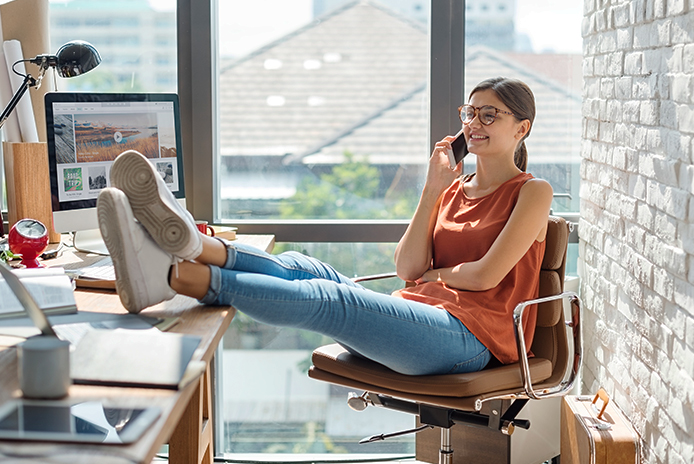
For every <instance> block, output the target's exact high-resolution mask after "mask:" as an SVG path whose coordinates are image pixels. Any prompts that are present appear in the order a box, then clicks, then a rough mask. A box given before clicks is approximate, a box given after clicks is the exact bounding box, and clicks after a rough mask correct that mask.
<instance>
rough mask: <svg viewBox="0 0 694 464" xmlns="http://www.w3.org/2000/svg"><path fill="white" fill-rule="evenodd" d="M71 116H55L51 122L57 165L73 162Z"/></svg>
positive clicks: (73, 145) (73, 139)
mask: <svg viewBox="0 0 694 464" xmlns="http://www.w3.org/2000/svg"><path fill="white" fill-rule="evenodd" d="M73 127H74V124H73V122H72V115H71V114H56V115H55V119H54V121H53V132H54V135H55V152H56V155H57V159H58V160H57V161H58V164H67V163H74V162H75V131H74V130H73Z"/></svg>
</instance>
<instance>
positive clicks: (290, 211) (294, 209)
mask: <svg viewBox="0 0 694 464" xmlns="http://www.w3.org/2000/svg"><path fill="white" fill-rule="evenodd" d="M344 156H345V158H346V161H345V162H344V163H342V164H339V165H336V166H334V167H333V168H332V169H331V170H330V172H329V173H325V174H321V175H319V176H306V177H304V178H303V179H302V180H301V182H300V183H299V186H298V187H297V191H296V193H295V194H294V195H293V196H292V197H291V198H289V199H287V200H284V201H283V202H282V203H281V204H280V214H281V216H282V217H283V218H286V219H393V218H401V219H402V218H409V217H411V215H412V213H413V212H414V208H415V206H416V200H417V199H416V198H414V194H410V195H405V196H400V197H397V196H396V197H397V198H395V199H389V198H379V197H378V195H379V190H380V186H381V173H380V171H379V170H378V168H376V167H375V166H372V165H371V164H370V163H369V162H368V161H366V160H363V159H358V158H356V157H355V156H354V154H353V153H351V152H349V151H345V152H344Z"/></svg>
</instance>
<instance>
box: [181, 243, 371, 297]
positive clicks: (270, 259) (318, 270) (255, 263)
mask: <svg viewBox="0 0 694 464" xmlns="http://www.w3.org/2000/svg"><path fill="white" fill-rule="evenodd" d="M195 261H197V262H199V263H202V264H211V265H213V266H217V267H222V268H224V269H230V270H235V271H244V272H252V273H256V274H267V275H271V276H275V277H280V278H282V279H288V280H295V279H299V280H301V279H327V280H332V281H335V282H340V283H343V284H347V285H352V286H357V287H358V286H359V285H358V284H355V283H354V282H352V280H351V279H350V278H348V277H345V276H344V275H342V274H340V273H339V272H337V271H336V270H335V269H334V268H333V267H332V266H330V265H329V264H326V263H324V262H322V261H320V260H318V259H315V258H312V257H310V256H306V255H304V254H301V253H298V252H295V251H288V252H285V253H281V254H279V255H273V254H270V253H267V252H265V251H263V250H260V249H258V248H255V247H253V246H250V245H246V244H243V243H239V242H228V241H221V240H217V239H215V238H212V237H209V236H207V235H204V236H203V237H202V252H201V253H200V255H199V256H198V257H197V258H196V259H195Z"/></svg>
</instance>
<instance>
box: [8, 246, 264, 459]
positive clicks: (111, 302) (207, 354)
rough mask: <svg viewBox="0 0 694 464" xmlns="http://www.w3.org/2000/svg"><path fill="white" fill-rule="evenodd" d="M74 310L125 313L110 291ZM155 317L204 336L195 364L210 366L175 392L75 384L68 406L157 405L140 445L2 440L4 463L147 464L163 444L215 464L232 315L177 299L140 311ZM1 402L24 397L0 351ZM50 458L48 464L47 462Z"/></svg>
mask: <svg viewBox="0 0 694 464" xmlns="http://www.w3.org/2000/svg"><path fill="white" fill-rule="evenodd" d="M239 241H242V242H244V243H250V244H253V245H255V246H259V247H262V248H264V249H268V250H270V249H272V246H273V245H274V237H273V236H270V235H265V236H239ZM75 299H76V301H77V307H78V308H79V309H83V310H90V311H103V312H107V313H126V312H127V311H126V310H125V309H124V308H123V306H122V305H121V304H120V300H119V298H118V295H117V294H116V293H114V292H108V291H101V290H79V289H78V290H77V291H75ZM141 314H143V315H146V316H152V317H177V318H179V323H178V324H176V325H175V326H173V327H172V328H171V330H170V331H171V332H178V333H186V334H194V335H199V336H201V337H202V341H201V342H200V346H199V348H198V350H197V351H196V353H195V355H194V356H193V360H202V361H204V362H205V363H206V365H207V368H206V369H205V372H204V373H203V375H202V376H201V377H200V378H199V379H197V380H195V381H193V382H191V383H189V384H188V385H187V386H185V387H184V388H183V389H181V390H178V391H171V390H160V389H149V388H114V387H94V386H84V385H72V386H70V391H69V398H68V399H69V400H71V401H77V402H79V401H87V400H95V399H100V400H106V401H109V402H111V403H112V404H114V405H123V406H130V407H135V406H158V407H159V408H160V409H161V410H162V414H161V416H160V417H159V419H158V420H157V421H156V422H155V424H154V425H153V426H152V427H150V429H149V430H148V431H147V432H146V433H145V434H144V436H143V437H142V438H141V439H140V440H138V441H137V442H135V443H133V444H131V445H82V444H79V445H78V444H59V443H36V442H33V443H29V442H26V443H22V442H12V441H0V461H1V462H13V463H14V462H17V463H25V462H51V463H53V462H55V463H69V464H82V463H84V464H94V463H96V462H98V463H100V464H111V463H113V464H120V463H133V462H136V463H147V464H149V463H150V462H151V461H152V459H153V458H154V456H155V455H156V453H157V452H158V451H159V449H160V448H161V445H162V444H164V443H167V441H168V443H169V462H171V463H174V464H176V463H181V464H191V463H200V462H204V463H212V462H213V458H214V449H213V436H214V435H213V432H212V423H213V417H212V412H213V411H212V394H213V391H212V388H211V386H212V382H211V380H212V375H213V372H212V370H211V365H212V364H211V363H212V360H213V358H214V353H215V350H216V349H217V345H218V344H219V342H220V341H221V339H222V336H223V335H224V332H225V331H226V329H227V327H229V324H230V323H231V320H232V319H233V317H234V314H235V310H234V308H232V307H215V306H204V305H200V304H199V303H198V302H197V301H196V300H194V299H192V298H188V297H184V296H181V295H179V296H176V297H175V298H174V299H172V300H170V301H166V302H163V303H160V304H158V305H156V306H152V307H151V308H147V309H145V310H144V311H142V313H141ZM0 372H1V373H2V375H0V404H1V403H4V402H5V401H8V400H10V399H12V398H18V397H20V396H21V392H20V390H19V382H18V379H17V375H16V373H17V359H16V350H15V349H3V348H2V347H0ZM48 457H50V459H48Z"/></svg>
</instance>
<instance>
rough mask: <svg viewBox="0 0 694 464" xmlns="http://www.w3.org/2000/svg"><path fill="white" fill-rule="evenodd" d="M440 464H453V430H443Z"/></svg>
mask: <svg viewBox="0 0 694 464" xmlns="http://www.w3.org/2000/svg"><path fill="white" fill-rule="evenodd" d="M439 464H453V447H452V446H451V429H450V428H441V448H440V449H439Z"/></svg>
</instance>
